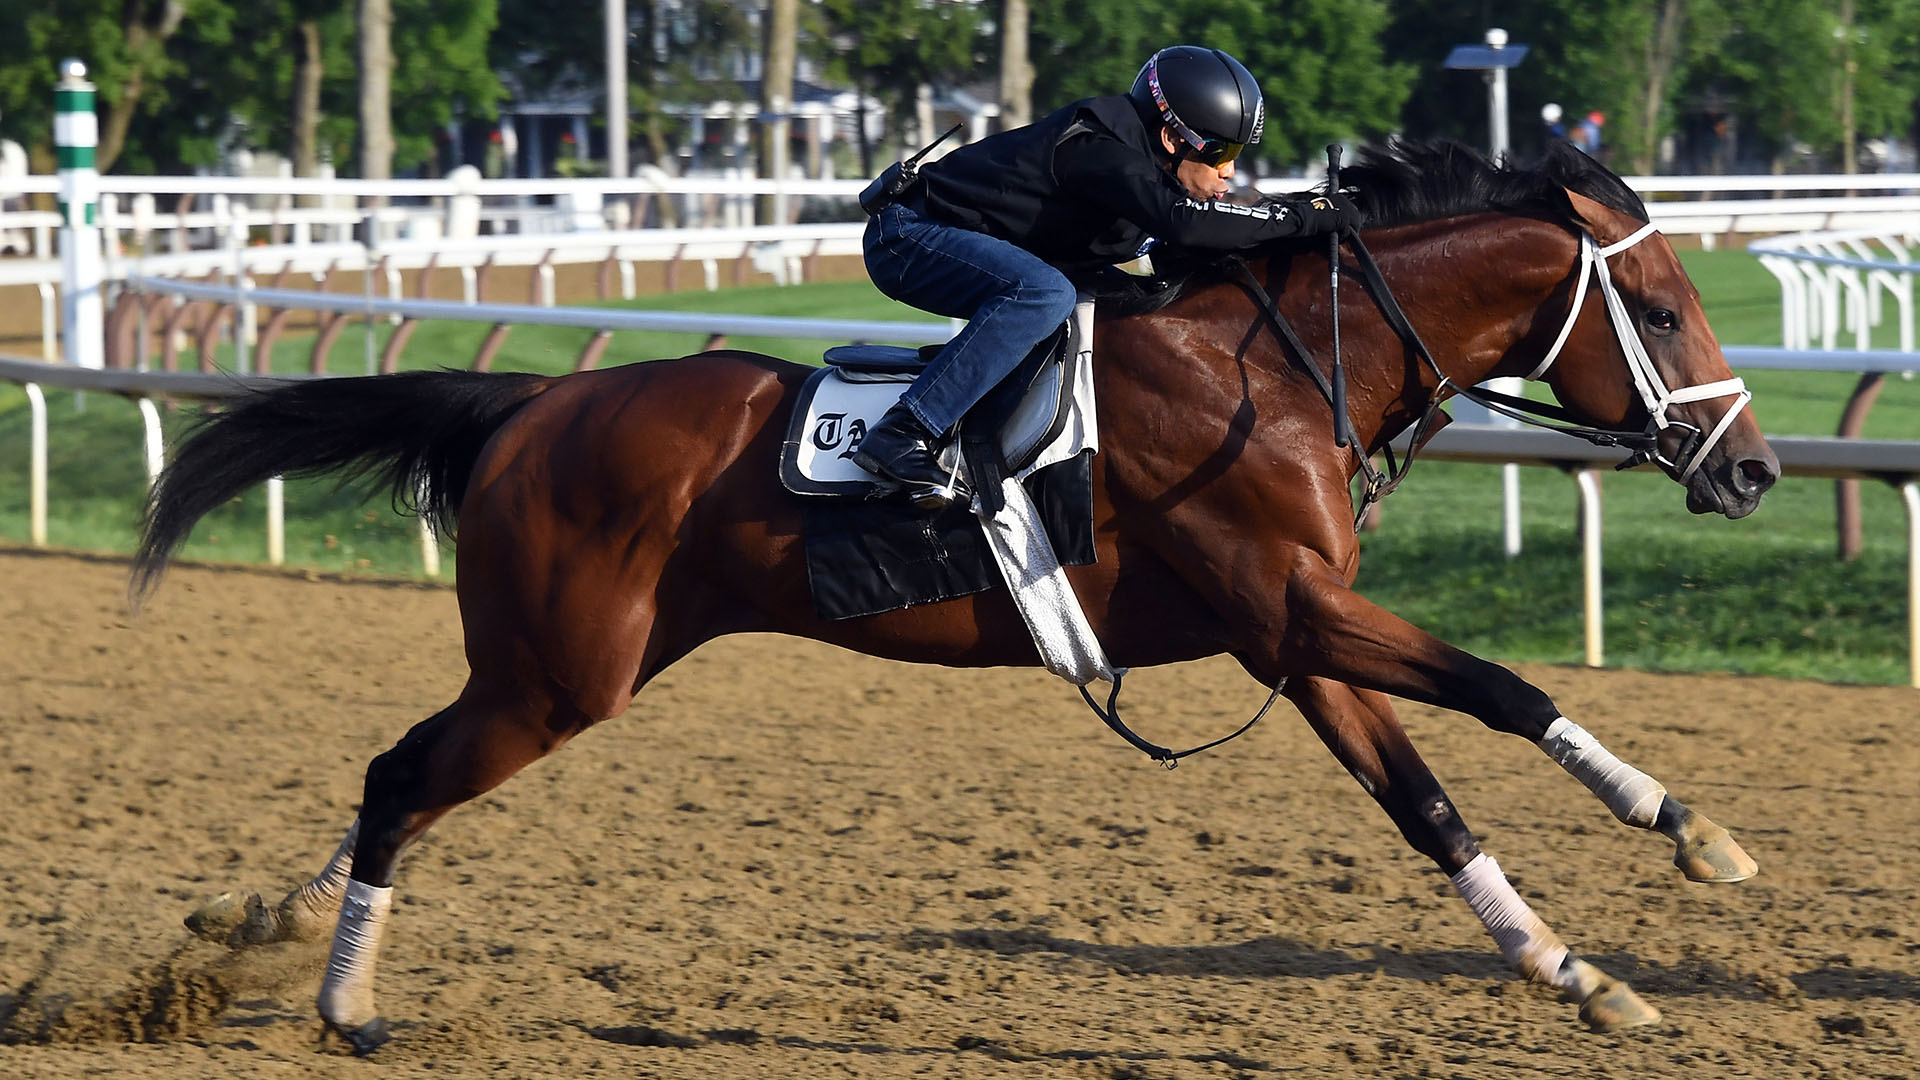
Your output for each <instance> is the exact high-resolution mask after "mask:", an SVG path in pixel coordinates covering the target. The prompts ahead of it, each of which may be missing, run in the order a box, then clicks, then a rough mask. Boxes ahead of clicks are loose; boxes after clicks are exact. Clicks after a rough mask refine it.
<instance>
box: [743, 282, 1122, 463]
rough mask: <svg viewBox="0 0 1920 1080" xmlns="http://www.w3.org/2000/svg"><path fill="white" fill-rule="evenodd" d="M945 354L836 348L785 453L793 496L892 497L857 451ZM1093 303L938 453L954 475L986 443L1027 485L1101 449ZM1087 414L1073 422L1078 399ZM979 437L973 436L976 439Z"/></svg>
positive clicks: (807, 391) (811, 387)
mask: <svg viewBox="0 0 1920 1080" xmlns="http://www.w3.org/2000/svg"><path fill="white" fill-rule="evenodd" d="M939 350H940V346H938V345H928V346H924V347H922V348H919V349H909V348H906V347H903V346H898V345H838V346H835V347H833V348H831V349H828V350H827V351H826V353H825V355H824V357H823V359H825V361H826V364H825V365H824V366H822V367H821V368H820V370H818V371H816V372H814V373H813V374H812V375H810V376H808V377H807V381H806V383H805V384H803V385H802V386H801V388H800V397H799V400H798V401H797V402H796V403H795V405H794V410H793V419H792V421H791V422H790V423H789V425H788V427H787V437H786V442H785V445H784V446H783V447H782V448H781V453H780V483H781V484H782V485H783V486H785V487H786V489H787V490H788V491H791V492H793V493H794V494H795V495H825V496H842V497H845V496H854V497H858V498H863V499H871V498H878V497H881V496H884V495H888V494H891V493H892V491H893V490H894V488H893V486H892V485H891V484H890V483H889V482H887V481H883V480H881V479H880V478H878V477H875V476H874V475H873V474H872V473H869V472H867V471H866V470H864V469H862V468H860V467H859V466H857V465H855V464H854V463H853V460H852V459H853V452H854V450H855V449H857V448H858V447H859V445H860V440H861V439H862V438H863V437H864V436H865V435H866V432H867V429H868V428H869V427H870V426H872V425H873V424H874V423H875V422H876V421H878V420H879V418H880V414H881V413H884V412H886V411H887V409H888V408H889V407H890V406H892V405H893V403H894V402H896V401H898V400H899V399H900V395H901V394H902V393H904V392H905V391H906V388H907V386H908V385H909V384H911V383H912V382H913V380H914V377H915V376H917V375H919V374H920V371H921V369H923V368H925V367H926V365H927V361H928V360H930V359H931V358H932V357H933V355H934V354H935V353H937V352H939ZM1092 363H1093V302H1092V301H1091V300H1083V301H1081V302H1080V303H1079V304H1078V305H1076V306H1075V308H1074V311H1073V316H1072V317H1071V318H1069V319H1068V320H1067V322H1066V324H1065V325H1064V326H1063V327H1062V328H1061V330H1060V331H1059V332H1056V333H1055V334H1054V335H1053V336H1052V337H1051V338H1049V339H1048V340H1047V341H1046V342H1045V343H1043V345H1042V347H1041V348H1039V349H1036V350H1035V351H1034V353H1033V354H1032V355H1030V356H1029V357H1028V358H1027V360H1026V362H1024V363H1023V364H1021V366H1020V367H1018V368H1016V369H1015V370H1014V373H1013V374H1012V376H1010V377H1009V378H1008V379H1007V380H1006V381H1005V382H1003V383H1002V384H1001V386H1000V387H999V388H997V389H996V390H995V391H994V392H993V393H990V394H988V395H987V397H986V398H985V399H984V400H982V401H981V403H980V404H979V405H978V406H976V407H975V408H974V410H973V411H972V412H971V413H969V414H968V417H967V419H966V421H963V422H962V424H961V427H962V429H963V430H962V435H961V437H960V438H956V439H954V440H953V441H952V442H951V443H949V444H948V446H946V447H945V448H944V449H943V450H942V451H941V457H940V463H941V464H942V465H943V466H945V467H947V468H949V469H951V468H953V467H954V464H955V455H957V454H959V453H960V452H961V444H962V443H963V442H967V441H975V442H978V441H981V440H983V439H984V440H985V441H986V442H988V443H989V444H990V445H991V446H992V447H993V448H994V449H996V450H997V451H998V454H999V458H1000V465H1001V468H1002V470H1003V471H1004V472H1006V473H1008V474H1011V475H1019V476H1024V475H1026V474H1027V473H1029V472H1031V471H1033V470H1034V469H1038V468H1042V467H1044V466H1046V465H1048V464H1052V463H1053V462H1056V461H1065V460H1067V459H1068V458H1071V457H1073V456H1074V455H1075V454H1077V453H1079V452H1081V451H1082V450H1086V449H1091V448H1092V447H1093V446H1094V443H1095V435H1094V426H1093V424H1094V421H1093V412H1092V408H1091V404H1092V397H1091V394H1092V387H1093V369H1092ZM1082 394H1085V395H1086V397H1087V400H1086V402H1085V403H1084V404H1085V405H1086V406H1087V407H1086V408H1085V409H1084V414H1083V415H1079V416H1076V413H1077V412H1079V411H1080V410H1077V409H1076V404H1075V403H1076V398H1077V397H1078V396H1079V395H1082ZM973 429H977V430H973Z"/></svg>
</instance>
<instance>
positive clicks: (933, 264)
mask: <svg viewBox="0 0 1920 1080" xmlns="http://www.w3.org/2000/svg"><path fill="white" fill-rule="evenodd" d="M866 257H867V274H868V275H869V276H870V277H872V278H873V283H874V285H876V286H878V287H879V289H880V291H881V292H883V293H885V294H887V295H888V296H890V297H892V298H894V299H895V300H898V301H900V302H902V303H905V304H912V305H913V306H914V307H917V308H920V309H921V310H923V311H931V312H933V313H934V314H936V315H945V316H947V317H948V318H954V319H966V320H968V322H967V325H966V327H965V328H964V329H962V330H961V331H960V333H959V334H957V335H956V336H955V337H954V339H953V340H952V341H949V342H947V345H946V347H945V348H943V349H941V350H940V355H938V356H936V357H934V359H933V362H932V363H929V364H928V365H927V366H926V370H924V371H922V372H921V373H920V375H919V377H918V378H915V379H914V380H913V385H912V386H910V387H908V388H907V392H906V393H905V394H903V395H901V397H900V401H901V403H902V404H904V405H905V406H906V407H907V408H908V409H909V410H911V411H912V413H913V415H914V416H916V417H918V418H919V420H920V422H921V423H923V424H925V425H926V426H927V428H928V430H930V431H932V432H933V433H935V434H936V435H944V434H946V433H947V432H949V431H951V430H953V427H954V425H955V424H958V423H959V422H960V418H961V417H962V416H964V415H966V412H967V410H968V409H970V408H972V407H973V405H974V403H975V402H977V401H979V400H980V399H981V398H982V397H985V396H986V394H987V391H989V390H992V389H993V388H994V386H995V385H996V384H997V383H999V382H1000V380H1001V379H1004V378H1006V377H1007V375H1008V373H1010V372H1011V371H1013V369H1014V368H1016V367H1018V366H1019V365H1020V362H1021V361H1022V360H1025V359H1026V358H1027V354H1028V353H1030V352H1032V351H1033V348H1034V346H1036V345H1038V344H1040V342H1041V341H1043V340H1045V339H1046V338H1047V336H1048V335H1050V334H1052V333H1053V332H1054V331H1055V330H1057V329H1059V327H1060V324H1061V323H1063V322H1066V321H1067V317H1068V316H1070V315H1072V314H1073V304H1074V300H1075V297H1076V295H1077V294H1076V291H1075V289H1074V287H1073V283H1072V282H1070V281H1068V280H1067V276H1066V275H1065V274H1062V273H1061V272H1060V271H1058V270H1056V269H1054V268H1053V267H1052V266H1049V265H1047V263H1045V262H1043V261H1042V260H1041V259H1040V258H1039V257H1037V256H1035V255H1033V254H1031V253H1030V252H1028V251H1026V250H1025V249H1023V248H1020V247H1017V246H1015V245H1013V244H1010V243H1008V242H1006V241H1005V240H997V239H995V238H993V237H991V236H988V235H986V234H985V233H977V232H974V231H972V230H971V229H961V228H956V227H954V226H951V225H943V224H941V223H939V222H937V221H933V220H930V219H928V218H925V217H922V216H921V215H920V214H919V213H918V212H917V211H915V210H913V209H911V208H909V207H906V206H902V205H900V204H899V203H894V204H892V205H889V206H887V207H884V208H883V209H882V210H881V211H880V213H878V214H876V215H875V216H874V217H873V218H872V219H870V220H869V221H868V222H867V235H866Z"/></svg>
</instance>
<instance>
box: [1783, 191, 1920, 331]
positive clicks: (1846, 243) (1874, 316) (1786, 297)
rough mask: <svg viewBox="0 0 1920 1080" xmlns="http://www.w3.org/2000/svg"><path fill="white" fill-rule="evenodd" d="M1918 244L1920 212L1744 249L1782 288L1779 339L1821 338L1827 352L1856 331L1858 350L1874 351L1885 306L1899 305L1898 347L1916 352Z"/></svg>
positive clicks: (1897, 316)
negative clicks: (1847, 331) (1876, 330)
mask: <svg viewBox="0 0 1920 1080" xmlns="http://www.w3.org/2000/svg"><path fill="white" fill-rule="evenodd" d="M1915 245H1920V215H1916V216H1914V217H1911V218H1908V219H1906V220H1904V221H1885V222H1880V223H1878V224H1875V225H1871V226H1867V227H1864V228H1856V229H1847V230H1840V231H1833V230H1826V231H1818V232H1803V233H1797V234H1795V235H1792V236H1775V237H1769V238H1767V239H1765V240H1757V241H1755V242H1753V243H1751V244H1749V245H1747V251H1748V252H1749V253H1751V254H1754V255H1757V256H1759V258H1760V265H1761V266H1764V267H1766V268H1767V271H1768V272H1769V273H1771V274H1772V275H1773V276H1774V278H1775V279H1776V280H1777V281H1779V283H1780V339H1781V342H1782V343H1783V344H1784V345H1786V346H1787V347H1788V348H1797V349H1804V348H1809V347H1811V346H1812V345H1813V343H1814V341H1815V340H1818V341H1819V343H1820V347H1821V348H1823V349H1829V350H1830V349H1834V348H1837V347H1838V346H1839V338H1840V333H1841V331H1842V330H1843V329H1850V330H1852V331H1853V337H1854V348H1855V349H1856V350H1865V349H1869V348H1871V347H1872V341H1873V329H1874V327H1876V326H1879V325H1880V324H1881V323H1882V322H1884V321H1885V315H1886V303H1885V301H1886V300H1888V299H1891V300H1892V301H1893V304H1894V310H1895V318H1896V320H1897V327H1898V330H1899V336H1900V348H1901V349H1902V350H1903V351H1906V352H1912V351H1913V349H1914V343H1915V338H1914V295H1913V294H1914V271H1915V270H1916V269H1920V266H1917V265H1916V263H1915V257H1916V252H1915V251H1914V250H1913V249H1914V247H1915Z"/></svg>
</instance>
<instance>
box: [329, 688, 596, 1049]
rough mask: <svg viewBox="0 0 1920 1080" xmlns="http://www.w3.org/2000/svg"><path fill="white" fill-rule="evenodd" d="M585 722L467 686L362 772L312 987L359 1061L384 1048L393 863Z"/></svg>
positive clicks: (520, 696)
mask: <svg viewBox="0 0 1920 1080" xmlns="http://www.w3.org/2000/svg"><path fill="white" fill-rule="evenodd" d="M590 722H591V721H590V720H589V719H588V718H586V717H584V716H580V715H578V714H577V713H574V712H573V711H572V710H571V709H568V708H563V707H558V706H548V705H541V706H535V705H534V704H532V703H530V702H529V701H528V699H527V695H525V694H524V693H523V692H521V691H519V690H515V691H511V692H501V693H483V692H480V691H477V690H476V689H475V688H474V687H473V686H472V685H471V684H470V685H469V686H468V689H467V692H466V693H464V694H462V695H461V698H460V700H459V701H458V702H456V703H455V704H453V705H451V706H449V707H448V708H446V709H443V710H441V711H440V712H439V713H436V714H435V715H434V716H432V717H431V718H429V719H427V720H424V721H422V722H421V723H419V724H417V725H415V726H414V728H413V730H411V731H409V732H407V734H406V735H405V737H403V738H402V739H401V740H400V741H399V743H397V744H396V745H395V746H394V747H393V749H391V750H388V751H387V752H386V753H384V754H381V755H380V756H379V757H377V758H374V759H373V762H372V763H371V764H370V765H368V766H367V779H366V791H365V796H364V798H363V799H362V803H361V808H360V819H359V835H358V836H357V837H356V838H355V844H354V852H353V858H352V869H351V873H350V875H349V877H348V880H347V881H346V883H345V888H344V890H343V892H342V896H341V900H340V905H339V906H340V914H339V917H338V920H337V921H336V923H335V925H334V933H333V949H332V952H331V953H330V954H329V955H328V958H327V972H326V977H325V978H324V979H323V980H322V982H321V985H320V998H319V1002H318V1004H319V1009H320V1015H321V1017H322V1018H323V1019H324V1020H326V1022H327V1023H328V1025H330V1026H331V1027H332V1028H333V1029H334V1030H335V1031H337V1032H339V1033H340V1034H341V1035H343V1036H345V1037H346V1038H347V1040H348V1041H349V1042H350V1043H352V1044H353V1047H354V1050H355V1051H356V1052H358V1053H361V1054H367V1053H371V1052H372V1051H373V1050H374V1049H376V1048H378V1047H379V1046H380V1045H381V1044H382V1043H384V1042H386V1041H387V1030H386V1022H385V1021H384V1020H382V1019H381V1018H380V1015H379V1012H378V1010H377V1009H376V1008H375V1006H374V993H373V979H374V966H375V961H376V959H377V958H378V955H379V951H380V938H381V935H382V932H383V931H384V929H385V926H386V921H387V913H388V911H389V909H390V908H391V907H392V903H393V872H394V867H395V864H396V863H398V861H399V858H400V855H401V853H402V852H403V851H405V850H406V848H407V847H408V846H409V845H411V844H412V843H413V842H414V841H415V840H417V839H419V838H420V835H421V834H422V833H424V832H426V830H427V828H428V827H429V826H431V825H432V824H433V823H434V822H435V821H437V820H439V819H440V817H441V816H443V815H444V814H446V813H447V811H449V810H451V809H453V808H454V807H456V806H458V805H460V804H461V803H463V802H466V801H468V800H470V799H473V798H475V797H477V796H479V795H482V794H484V793H486V792H487V791H490V790H492V789H493V788H494V787H495V786H496V785H498V784H500V783H501V782H502V781H504V780H506V779H507V778H508V777H510V776H512V775H513V774H514V773H516V772H519V771H520V770H521V769H522V768H525V767H526V766H527V765H529V764H531V763H532V762H534V761H537V760H539V759H540V758H541V757H544V756H545V755H547V754H548V753H551V752H552V751H553V750H555V749H557V748H558V747H559V746H560V745H561V744H562V743H564V742H565V741H566V740H567V739H568V738H571V737H572V736H573V735H574V734H577V733H578V732H579V731H581V730H583V729H584V728H585V727H586V726H587V725H588V724H589V723H590Z"/></svg>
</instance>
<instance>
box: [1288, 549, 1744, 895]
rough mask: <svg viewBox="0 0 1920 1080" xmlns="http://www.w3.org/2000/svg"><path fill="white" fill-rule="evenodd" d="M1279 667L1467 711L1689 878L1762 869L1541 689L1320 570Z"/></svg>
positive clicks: (1296, 612)
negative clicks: (1659, 841) (1537, 758)
mask: <svg viewBox="0 0 1920 1080" xmlns="http://www.w3.org/2000/svg"><path fill="white" fill-rule="evenodd" d="M1287 598H1288V602H1289V609H1290V613H1291V615H1292V616H1293V617H1292V618H1290V619H1289V620H1288V621H1287V626H1288V631H1287V634H1286V637H1285V641H1284V644H1283V645H1282V646H1281V648H1282V650H1283V651H1284V654H1285V655H1284V657H1283V661H1284V666H1285V667H1286V668H1290V669H1293V670H1301V669H1304V670H1309V671H1313V672H1317V673H1320V674H1325V675H1328V676H1331V677H1333V678H1335V679H1338V680H1340V681H1341V682H1346V683H1351V684H1354V685H1357V686H1365V687H1369V688H1371V689H1374V690H1379V691H1382V692H1384V693H1389V694H1394V695H1397V696H1399V697H1405V698H1411V699H1413V700H1415V701H1424V702H1427V703H1428V704H1432V705H1438V706H1440V707H1442V708H1447V709H1456V710H1459V711H1461V712H1465V713H1470V714H1472V715H1473V716H1475V717H1477V718H1479V719H1480V721H1481V722H1482V723H1484V724H1486V725H1487V726H1488V727H1490V728H1493V729H1494V730H1495V731H1501V732H1505V733H1507V734H1510V735H1518V736H1521V737H1522V738H1525V739H1528V740H1531V741H1532V742H1533V743H1534V744H1535V745H1537V746H1539V747H1540V749H1541V750H1543V751H1545V752H1546V753H1547V755H1548V756H1550V757H1552V758H1553V759H1554V760H1555V761H1556V762H1558V763H1559V764H1560V766H1561V768H1563V769H1565V770H1566V771H1567V772H1568V773H1569V774H1571V775H1572V776H1573V777H1574V778H1575V779H1577V780H1579V781H1580V782H1581V783H1582V784H1584V785H1585V786H1586V788H1587V790H1589V791H1591V792H1593V793H1594V794H1595V795H1596V796H1598V797H1599V799H1600V801H1601V802H1602V803H1604V804H1606V807H1607V809H1608V810H1610V811H1612V812H1613V815H1614V816H1615V817H1616V818H1619V819H1620V820H1621V821H1622V822H1625V823H1626V824H1628V825H1631V826H1633V827H1634V828H1638V829H1650V830H1653V831H1655V832H1659V833H1661V834H1662V835H1664V836H1666V837H1667V838H1668V839H1669V840H1672V841H1673V843H1674V848H1675V852H1674V860H1673V862H1674V865H1675V866H1677V867H1679V868H1680V870H1681V872H1682V873H1684V874H1685V875H1686V876H1687V877H1688V878H1689V879H1691V880H1694V881H1716V882H1730V881H1744V880H1746V879H1747V878H1750V877H1752V876H1753V875H1754V874H1755V873H1756V872H1757V871H1758V869H1759V867H1758V866H1757V865H1756V864H1755V863H1754V861H1753V860H1752V859H1751V858H1749V857H1748V856H1747V853H1746V852H1745V851H1742V850H1741V849H1740V845H1739V844H1737V843H1735V842H1734V840H1733V838H1732V837H1731V836H1730V835H1728V834H1727V831H1726V830H1725V829H1722V828H1721V827H1720V826H1718V825H1715V824H1714V823H1713V822H1711V821H1709V820H1707V818H1706V817H1705V816H1703V815H1701V814H1698V813H1696V812H1694V811H1693V810H1690V809H1688V808H1687V807H1686V806H1684V805H1683V804H1681V803H1680V802H1679V801H1678V800H1676V799H1674V798H1673V797H1672V796H1670V795H1668V794H1667V789H1666V787H1665V786H1664V785H1662V784H1661V783H1660V782H1659V781H1657V780H1655V779H1654V778H1653V777H1651V776H1648V775H1647V774H1646V773H1644V772H1641V771H1640V770H1639V769H1636V768H1634V767H1633V766H1631V765H1629V764H1627V763H1626V762H1624V761H1621V760H1620V759H1619V758H1618V757H1616V756H1614V754H1613V753H1611V752H1610V751H1608V750H1607V749H1606V747H1604V746H1602V745H1601V744H1600V741H1599V740H1598V739H1596V738H1594V737H1593V735H1592V734H1591V733H1590V732H1588V731H1587V730H1586V729H1584V728H1582V727H1580V725H1578V724H1575V723H1574V722H1572V721H1571V720H1568V719H1567V718H1566V717H1565V716H1562V715H1561V714H1560V710H1559V709H1558V708H1557V707H1556V706H1555V705H1554V704H1553V700H1552V699H1551V698H1549V697H1548V696H1547V695H1546V693H1545V692H1543V691H1541V690H1540V689H1539V688H1538V687H1536V686H1534V685H1532V684H1531V683H1529V682H1527V681H1526V680H1525V679H1522V678H1520V677H1519V676H1518V675H1515V674H1514V673H1513V672H1511V671H1508V670H1507V669H1506V668H1503V667H1501V666H1500V665H1498V664H1491V663H1488V662H1487V661H1485V660H1481V659H1480V658H1479V657H1476V656H1473V655H1472V654H1470V653H1466V652H1463V651H1461V650H1459V649H1456V648H1454V647H1453V646H1451V645H1448V644H1446V643H1445V642H1443V641H1441V640H1439V639H1438V638H1436V637H1434V636H1433V635H1431V634H1429V633H1426V632H1425V631H1423V630H1421V629H1419V628H1418V627H1415V626H1413V625H1412V624H1411V623H1408V622H1406V621H1405V620H1403V619H1401V618H1399V617H1398V616H1395V615H1393V614H1392V613H1391V612H1388V611H1385V610H1383V609H1382V608H1380V607H1377V606H1375V605H1374V604H1372V603H1371V602H1369V601H1367V600H1366V599H1365V598H1363V597H1361V596H1360V595H1359V594H1357V593H1355V592H1353V591H1352V590H1351V589H1349V588H1347V586H1346V583H1345V581H1344V580H1342V579H1341V578H1340V577H1339V576H1338V575H1337V574H1335V573H1334V572H1333V571H1332V570H1331V569H1328V568H1327V567H1325V566H1324V565H1319V566H1309V567H1307V568H1304V569H1302V570H1301V571H1300V572H1298V573H1296V574H1295V575H1294V576H1293V578H1292V580H1291V582H1290V584H1289V588H1288V591H1287Z"/></svg>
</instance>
